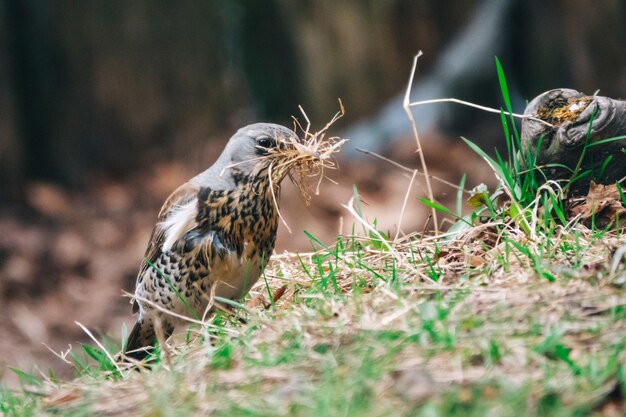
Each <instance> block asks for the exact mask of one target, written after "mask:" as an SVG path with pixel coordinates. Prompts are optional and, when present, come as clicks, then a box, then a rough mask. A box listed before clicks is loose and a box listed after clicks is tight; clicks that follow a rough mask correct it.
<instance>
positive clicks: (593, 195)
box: [570, 181, 626, 227]
mask: <svg viewBox="0 0 626 417" xmlns="http://www.w3.org/2000/svg"><path fill="white" fill-rule="evenodd" d="M570 212H571V214H572V215H574V216H580V218H581V219H582V220H587V222H586V223H589V221H590V220H591V219H592V218H594V217H595V220H594V223H595V225H596V226H597V227H604V226H606V225H608V224H611V223H614V222H615V221H616V220H619V221H620V224H622V225H623V224H624V220H625V219H626V208H624V204H623V203H622V199H621V197H620V193H619V190H618V189H617V186H616V185H615V184H608V185H603V184H596V183H595V182H593V181H591V184H590V185H589V193H588V194H587V197H586V198H585V202H584V203H583V204H581V205H579V206H576V207H573V208H572V209H571V210H570Z"/></svg>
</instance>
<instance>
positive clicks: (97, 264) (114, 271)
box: [0, 136, 493, 386]
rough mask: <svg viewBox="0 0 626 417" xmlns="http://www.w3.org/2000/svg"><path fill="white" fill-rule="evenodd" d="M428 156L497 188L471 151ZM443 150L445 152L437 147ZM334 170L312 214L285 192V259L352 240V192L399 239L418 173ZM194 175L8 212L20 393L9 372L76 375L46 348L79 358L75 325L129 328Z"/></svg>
mask: <svg viewBox="0 0 626 417" xmlns="http://www.w3.org/2000/svg"><path fill="white" fill-rule="evenodd" d="M402 143H403V144H402V145H400V146H397V147H396V149H394V151H393V152H392V154H391V155H388V156H389V157H390V158H391V159H393V160H394V161H398V162H400V163H402V164H405V165H406V166H408V167H411V168H415V167H417V166H418V162H417V161H418V158H417V155H416V154H415V153H414V149H415V143H414V142H413V141H412V140H411V139H410V138H407V140H405V141H403V142H402ZM428 143H429V144H430V145H428V146H426V148H425V154H426V155H427V156H428V158H427V161H428V167H429V170H430V171H431V172H430V173H431V175H434V176H438V177H441V178H445V179H447V180H450V181H452V182H458V180H459V178H460V177H461V175H462V174H463V173H468V175H469V178H468V183H467V186H466V188H471V187H472V186H473V185H476V184H478V183H480V182H486V183H493V177H492V175H491V174H490V173H489V172H488V169H487V168H486V165H485V164H484V163H482V161H480V160H479V158H478V157H477V156H475V155H474V154H472V153H471V151H470V150H469V149H468V148H467V147H465V146H464V145H462V144H460V143H458V141H454V140H451V139H448V138H443V137H435V136H433V137H429V138H428ZM441 144H443V145H444V146H440V145H441ZM339 162H340V170H339V171H338V172H334V173H332V177H333V178H334V179H335V181H337V182H338V184H332V183H330V182H326V183H325V184H323V187H322V192H321V195H320V196H314V197H313V199H312V201H311V206H310V207H306V205H305V204H304V202H303V200H302V199H301V198H300V197H299V196H298V195H297V193H296V191H295V190H294V188H293V186H291V184H285V186H284V190H283V195H282V198H281V211H282V213H283V216H284V217H285V219H286V221H287V223H288V224H289V226H290V228H291V230H292V233H291V234H290V233H288V231H287V230H286V229H285V227H284V226H281V230H280V231H279V237H278V243H277V249H276V250H277V252H283V251H291V252H293V251H309V250H310V249H311V244H310V242H309V241H308V238H307V237H306V236H305V234H304V233H303V232H302V231H303V230H307V231H308V232H310V233H311V234H313V235H314V236H316V237H317V238H318V239H319V240H321V241H323V242H328V243H332V242H333V241H334V238H335V236H336V235H337V233H341V232H343V233H349V232H350V231H351V230H352V224H353V219H352V218H351V217H350V215H349V213H348V212H347V211H346V209H345V208H343V207H342V206H341V205H342V204H347V202H348V201H349V199H350V197H351V196H352V195H353V184H356V185H357V187H358V189H359V192H360V194H361V196H362V200H363V208H364V211H365V213H366V217H367V218H368V220H369V221H370V222H371V221H373V220H374V218H376V220H377V224H378V227H379V229H380V230H383V231H387V230H388V231H390V232H391V234H392V236H393V234H395V231H396V230H397V224H398V220H399V216H400V213H401V208H402V206H403V203H404V201H405V198H406V196H407V192H408V186H409V182H410V176H411V175H410V174H408V173H406V172H404V171H402V170H401V169H398V168H396V167H394V166H392V165H391V164H389V163H388V162H384V161H382V160H380V159H377V158H374V157H372V156H367V155H364V156H363V157H362V159H361V160H359V161H350V162H347V161H339ZM195 173H196V172H191V170H189V169H188V167H187V166H186V165H185V164H183V163H163V164H159V165H155V166H154V167H153V169H152V170H151V171H149V172H144V173H142V174H141V175H138V176H136V177H134V178H131V179H129V180H127V181H125V182H123V183H122V182H113V181H110V180H101V181H95V182H94V183H93V184H91V185H90V187H89V188H88V190H86V191H81V192H77V191H73V192H72V191H67V190H65V189H62V188H59V187H58V186H55V185H53V184H48V183H32V184H29V185H28V186H27V187H26V189H25V190H24V195H25V196H26V201H27V204H26V207H19V208H18V207H0V317H2V320H0V334H2V337H0V378H1V379H2V380H3V381H4V382H6V383H7V384H9V385H10V386H11V385H15V384H16V382H17V381H16V378H15V376H14V375H13V374H12V372H11V371H10V370H9V369H8V367H15V368H18V369H22V370H25V371H32V370H34V369H37V368H38V369H40V370H41V371H42V372H46V371H47V369H48V368H52V369H53V370H54V371H55V372H56V373H57V375H59V376H62V377H68V376H70V375H71V369H70V367H69V366H67V365H66V364H64V363H63V362H62V361H61V360H60V359H58V358H56V357H55V356H54V355H53V354H52V353H51V352H50V351H49V350H48V348H47V346H49V347H50V348H51V349H52V350H54V351H57V352H58V351H66V350H67V349H69V347H70V346H72V347H73V348H74V349H79V344H80V343H81V342H86V341H87V340H88V337H87V335H86V334H85V333H84V332H83V331H82V330H81V329H80V328H79V326H78V325H77V324H75V321H78V322H80V323H82V324H84V325H85V326H87V327H88V328H89V329H92V331H94V333H96V334H97V333H98V332H101V333H102V334H107V335H110V336H111V337H113V338H116V339H119V338H120V335H121V328H122V323H126V326H127V327H128V328H130V327H131V326H132V323H133V317H132V315H131V312H130V304H129V299H128V298H126V297H124V295H123V292H124V291H127V292H132V290H133V287H134V283H135V276H136V272H137V268H138V266H139V263H140V261H141V258H142V255H143V253H144V250H145V247H146V244H147V242H148V239H149V237H150V233H151V230H152V227H153V225H154V221H155V218H156V215H157V212H158V209H159V207H160V206H161V203H162V202H163V201H164V199H165V198H166V197H167V195H168V194H169V193H170V192H171V191H173V190H174V189H175V188H176V187H177V186H178V185H179V184H181V183H183V182H184V181H186V180H187V179H188V178H190V177H191V176H193V175H195ZM433 185H434V188H435V194H436V196H437V199H438V200H439V201H441V202H443V203H447V204H448V206H450V207H453V206H454V201H455V199H456V190H454V189H452V188H451V187H449V186H447V185H443V184H441V183H439V182H437V181H433ZM425 195H426V193H425V190H424V181H423V177H421V176H417V178H416V181H415V183H414V185H413V187H412V189H411V190H410V194H409V195H408V198H407V206H406V210H405V212H404V215H403V219H402V225H401V230H402V231H404V232H407V233H408V232H413V231H415V230H422V229H423V228H424V226H425V225H426V224H427V217H428V210H427V209H425V208H424V206H422V205H421V204H420V203H419V202H418V201H417V197H418V196H425Z"/></svg>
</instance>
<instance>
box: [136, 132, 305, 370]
mask: <svg viewBox="0 0 626 417" xmlns="http://www.w3.org/2000/svg"><path fill="white" fill-rule="evenodd" d="M297 140H298V139H297V137H296V135H295V133H294V132H293V131H291V130H290V129H287V128H285V127H283V126H279V125H275V124H268V123H257V124H253V125H250V126H247V127H244V128H242V129H240V130H239V131H238V132H237V133H236V134H235V135H234V136H233V137H232V138H231V139H230V140H229V142H228V144H227V145H226V148H225V149H224V151H223V152H222V154H221V155H220V157H219V158H218V160H217V161H216V162H215V163H214V164H213V165H212V166H211V167H210V168H209V169H207V170H206V171H204V172H203V173H201V174H199V175H197V176H196V177H194V178H192V179H191V180H190V181H189V182H187V183H185V184H183V185H182V186H180V187H179V188H178V189H177V190H176V191H174V192H173V193H172V195H170V197H169V198H168V199H167V200H166V202H165V204H164V205H163V208H162V209H161V211H160V213H159V218H158V222H157V224H156V226H155V228H154V231H153V233H152V237H151V239H150V243H149V244H148V248H147V250H146V254H145V257H144V261H143V262H142V265H141V268H140V270H139V274H138V276H137V286H136V290H135V301H134V304H133V312H136V313H138V315H137V322H136V323H135V326H134V327H133V330H132V331H131V334H130V336H129V338H128V343H127V349H126V355H127V356H129V357H132V358H135V359H141V358H143V357H145V356H146V355H147V352H148V349H142V348H146V347H150V346H151V345H152V344H153V343H154V340H155V334H156V327H157V326H160V328H161V329H162V330H163V334H164V335H165V336H168V335H170V334H171V333H172V332H173V331H174V328H175V327H176V326H177V325H178V324H180V322H181V320H180V319H177V318H176V317H174V316H172V315H170V314H167V313H166V312H164V311H163V310H167V311H170V312H174V313H177V314H181V315H185V316H189V315H190V313H191V312H190V311H188V309H189V308H191V309H193V313H194V314H195V315H197V316H202V314H203V313H204V312H205V310H206V308H207V305H208V304H209V301H210V299H211V296H212V294H213V295H217V296H220V297H223V298H227V299H232V300H238V299H240V298H241V297H242V296H244V295H245V294H247V292H248V291H249V290H250V288H251V287H252V285H254V283H255V282H256V281H257V279H258V278H259V276H260V274H261V271H262V269H263V267H264V266H265V264H266V263H267V261H268V260H269V259H270V256H271V255H272V251H273V250H274V244H275V241H276V230H277V228H278V211H277V207H276V201H275V200H276V199H277V198H278V194H279V191H280V190H279V186H280V181H281V180H282V177H278V178H272V180H270V164H271V162H272V160H273V159H274V158H276V157H277V156H276V153H275V152H272V150H273V149H275V148H276V147H279V146H280V147H284V146H290V144H291V143H293V141H297ZM283 177H284V175H283ZM181 297H182V298H183V299H184V302H183V301H182V300H181Z"/></svg>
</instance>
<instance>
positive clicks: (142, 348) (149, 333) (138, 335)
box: [124, 318, 156, 361]
mask: <svg viewBox="0 0 626 417" xmlns="http://www.w3.org/2000/svg"><path fill="white" fill-rule="evenodd" d="M155 337H156V334H155V332H154V324H153V323H152V320H148V319H145V318H144V319H142V320H137V322H136V323H135V325H134V326H133V330H131V332H130V335H129V336H128V342H127V343H126V349H125V350H124V355H126V356H127V357H129V358H131V359H134V360H138V361H140V360H143V359H145V358H146V357H147V356H148V355H149V354H150V352H151V351H152V345H153V343H154V339H155Z"/></svg>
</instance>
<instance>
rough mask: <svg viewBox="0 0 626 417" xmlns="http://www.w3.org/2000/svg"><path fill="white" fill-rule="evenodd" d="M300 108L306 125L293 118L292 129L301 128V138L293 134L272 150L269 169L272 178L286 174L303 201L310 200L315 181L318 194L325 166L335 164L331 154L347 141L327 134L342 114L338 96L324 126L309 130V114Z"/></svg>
mask: <svg viewBox="0 0 626 417" xmlns="http://www.w3.org/2000/svg"><path fill="white" fill-rule="evenodd" d="M300 111H302V114H303V116H304V118H305V120H307V126H306V128H304V127H303V126H302V125H301V124H300V123H299V122H298V121H297V120H296V119H295V118H294V128H295V129H294V130H295V131H296V132H297V131H301V132H302V138H301V140H300V142H296V141H295V140H294V139H293V138H289V139H287V140H286V143H285V146H283V147H281V148H280V149H277V150H274V152H273V154H272V156H274V160H275V161H276V162H275V163H273V167H272V170H273V172H274V174H273V175H272V179H273V180H274V181H276V180H277V179H282V178H283V177H284V175H289V177H290V179H291V180H292V181H293V183H294V184H295V185H296V186H297V187H298V189H299V190H300V192H301V194H302V197H303V198H304V200H305V202H306V203H307V204H309V202H310V199H311V189H312V188H313V187H312V184H315V187H314V191H313V192H314V193H315V194H316V195H317V194H319V187H320V184H321V182H322V180H323V179H324V177H325V176H324V170H326V169H335V168H337V163H336V161H335V159H334V155H335V154H336V153H337V152H339V150H340V148H341V146H342V145H343V144H344V143H345V142H346V141H347V139H342V138H340V137H338V136H331V137H327V132H328V129H329V128H330V127H331V126H332V125H333V124H334V123H335V122H336V121H337V120H339V119H340V118H341V117H343V115H344V114H345V109H344V107H343V104H342V103H341V100H339V111H338V112H337V113H336V114H335V115H334V116H333V118H332V119H331V120H330V121H329V122H328V123H327V124H326V126H324V128H323V129H321V130H319V131H317V132H315V133H311V132H310V131H309V129H310V122H309V118H308V117H307V115H306V113H305V112H304V110H303V109H302V107H300Z"/></svg>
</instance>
